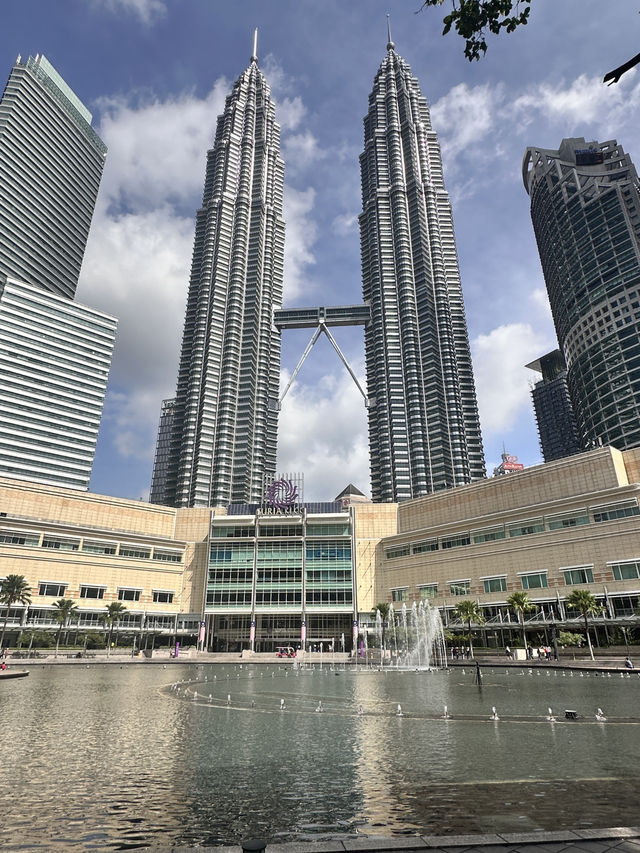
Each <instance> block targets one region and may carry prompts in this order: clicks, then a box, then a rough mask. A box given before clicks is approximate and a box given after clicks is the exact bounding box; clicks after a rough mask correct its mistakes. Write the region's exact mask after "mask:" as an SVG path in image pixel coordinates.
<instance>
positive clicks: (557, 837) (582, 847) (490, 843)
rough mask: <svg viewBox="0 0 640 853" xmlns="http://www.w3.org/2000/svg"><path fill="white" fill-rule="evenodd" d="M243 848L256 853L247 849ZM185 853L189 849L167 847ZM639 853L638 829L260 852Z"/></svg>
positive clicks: (276, 847)
mask: <svg viewBox="0 0 640 853" xmlns="http://www.w3.org/2000/svg"><path fill="white" fill-rule="evenodd" d="M247 849H251V850H255V849H257V848H255V847H252V848H249V847H248V846H247ZM169 850H171V853H188V851H193V853H195V851H196V848H194V847H173V848H166V853H169ZM197 850H198V851H211V852H212V853H241V851H242V850H243V848H242V846H241V845H236V846H231V847H228V846H227V847H198V848H197ZM356 850H357V851H359V853H405V851H406V853H416V851H423V853H427V851H428V853H610V851H611V853H640V826H630V827H614V828H613V829H576V830H574V831H572V832H565V831H563V832H535V833H529V834H526V833H505V834H503V835H444V836H435V835H423V836H410V837H406V838H381V837H379V836H372V837H369V838H362V837H356V836H354V837H353V838H350V839H346V840H343V841H316V842H311V843H309V844H304V843H301V842H290V843H288V844H268V845H267V847H266V850H265V853H345V851H356Z"/></svg>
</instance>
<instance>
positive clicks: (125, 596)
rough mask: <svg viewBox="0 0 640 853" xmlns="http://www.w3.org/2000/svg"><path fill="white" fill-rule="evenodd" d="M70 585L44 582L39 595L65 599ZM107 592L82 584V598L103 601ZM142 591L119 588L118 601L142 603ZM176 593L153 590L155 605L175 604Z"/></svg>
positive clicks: (41, 584)
mask: <svg viewBox="0 0 640 853" xmlns="http://www.w3.org/2000/svg"><path fill="white" fill-rule="evenodd" d="M67 587H68V584H66V583H50V582H48V581H43V582H41V583H40V584H38V595H50V596H53V597H54V598H64V597H65V596H66V594H67ZM106 590H107V587H106V586H97V585H95V584H80V594H79V597H80V598H90V599H91V598H92V599H103V598H104V594H105V592H106ZM141 592H142V590H141V589H136V588H134V587H124V586H121V587H118V601H140V594H141ZM174 595H175V593H174V592H171V591H169V590H166V589H154V590H152V596H153V603H154V604H173V597H174Z"/></svg>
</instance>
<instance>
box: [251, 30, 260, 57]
mask: <svg viewBox="0 0 640 853" xmlns="http://www.w3.org/2000/svg"><path fill="white" fill-rule="evenodd" d="M251 61H252V62H257V61H258V28H257V27H256V28H255V30H254V31H253V53H252V54H251Z"/></svg>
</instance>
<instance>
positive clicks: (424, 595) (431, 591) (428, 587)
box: [418, 583, 438, 601]
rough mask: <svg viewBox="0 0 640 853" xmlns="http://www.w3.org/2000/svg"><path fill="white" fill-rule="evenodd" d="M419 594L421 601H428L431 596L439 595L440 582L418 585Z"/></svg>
mask: <svg viewBox="0 0 640 853" xmlns="http://www.w3.org/2000/svg"><path fill="white" fill-rule="evenodd" d="M418 595H419V596H420V601H428V599H430V598H437V597H438V584H437V583H426V584H424V585H423V586H419V587H418Z"/></svg>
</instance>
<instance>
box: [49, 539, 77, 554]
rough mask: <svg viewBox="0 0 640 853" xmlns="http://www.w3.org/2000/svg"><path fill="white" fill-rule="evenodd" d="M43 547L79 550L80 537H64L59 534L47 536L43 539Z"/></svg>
mask: <svg viewBox="0 0 640 853" xmlns="http://www.w3.org/2000/svg"><path fill="white" fill-rule="evenodd" d="M42 547H43V548H55V549H56V550H57V551H77V550H78V549H79V547H80V540H79V539H62V538H60V537H58V536H45V537H44V538H43V540H42Z"/></svg>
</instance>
